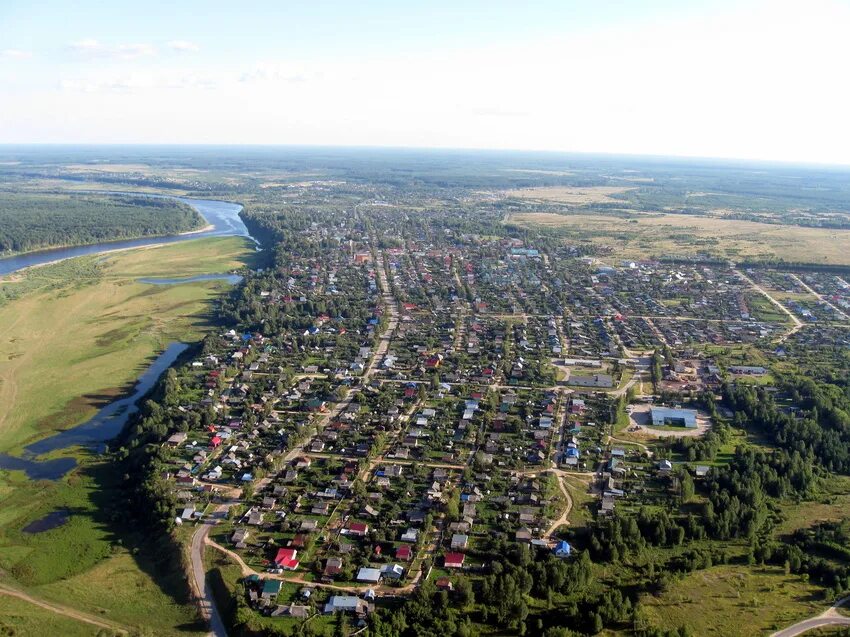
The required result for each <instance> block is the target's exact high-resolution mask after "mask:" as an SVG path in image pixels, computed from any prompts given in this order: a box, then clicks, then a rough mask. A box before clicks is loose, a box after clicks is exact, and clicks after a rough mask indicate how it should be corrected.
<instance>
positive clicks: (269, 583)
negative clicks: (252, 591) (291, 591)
mask: <svg viewBox="0 0 850 637" xmlns="http://www.w3.org/2000/svg"><path fill="white" fill-rule="evenodd" d="M282 585H283V582H281V581H280V580H277V579H267V580H263V592H262V593H261V594H260V596H261V597H262V598H263V599H271V598H272V597H277V596H278V594H279V593H280V589H281V586H282Z"/></svg>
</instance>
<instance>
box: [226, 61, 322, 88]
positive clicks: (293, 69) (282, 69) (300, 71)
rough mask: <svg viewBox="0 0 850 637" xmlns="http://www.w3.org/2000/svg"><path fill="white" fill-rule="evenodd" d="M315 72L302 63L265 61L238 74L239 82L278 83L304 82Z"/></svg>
mask: <svg viewBox="0 0 850 637" xmlns="http://www.w3.org/2000/svg"><path fill="white" fill-rule="evenodd" d="M314 75H315V74H314V73H312V72H310V71H308V70H307V69H306V68H305V67H304V66H303V65H299V64H285V63H280V62H265V63H262V64H256V65H254V67H253V68H251V69H250V70H248V71H244V72H242V73H240V74H239V81H240V82H258V83H265V82H268V83H279V82H306V81H307V80H308V79H310V78H311V77H313V76H314Z"/></svg>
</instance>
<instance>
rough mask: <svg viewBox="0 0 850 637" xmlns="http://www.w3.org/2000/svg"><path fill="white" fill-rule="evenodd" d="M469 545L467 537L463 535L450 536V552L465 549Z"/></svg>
mask: <svg viewBox="0 0 850 637" xmlns="http://www.w3.org/2000/svg"><path fill="white" fill-rule="evenodd" d="M468 544H469V536H468V535H464V534H463V533H455V534H454V535H452V544H451V546H452V550H456V549H465V548H466V546H467V545H468Z"/></svg>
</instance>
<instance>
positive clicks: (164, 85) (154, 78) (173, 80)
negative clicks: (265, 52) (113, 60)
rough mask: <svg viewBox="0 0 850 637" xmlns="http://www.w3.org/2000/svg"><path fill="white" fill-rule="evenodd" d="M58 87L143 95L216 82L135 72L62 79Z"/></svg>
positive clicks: (189, 75) (185, 75)
mask: <svg viewBox="0 0 850 637" xmlns="http://www.w3.org/2000/svg"><path fill="white" fill-rule="evenodd" d="M59 86H60V87H61V88H62V89H63V90H64V91H68V92H74V93H146V94H149V95H156V93H157V92H158V91H162V90H182V89H212V88H216V86H217V80H216V78H214V77H212V76H208V75H205V74H202V73H196V72H191V71H181V70H174V71H159V72H147V71H139V72H136V73H123V72H110V71H108V72H100V71H92V72H89V73H86V74H84V75H81V76H79V77H72V78H65V79H63V80H61V81H60V82H59Z"/></svg>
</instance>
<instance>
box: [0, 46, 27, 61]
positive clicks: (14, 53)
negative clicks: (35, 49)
mask: <svg viewBox="0 0 850 637" xmlns="http://www.w3.org/2000/svg"><path fill="white" fill-rule="evenodd" d="M0 57H3V58H12V59H15V60H23V59H26V58H28V57H32V53H30V52H29V51H23V50H21V49H3V50H2V51H0Z"/></svg>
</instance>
